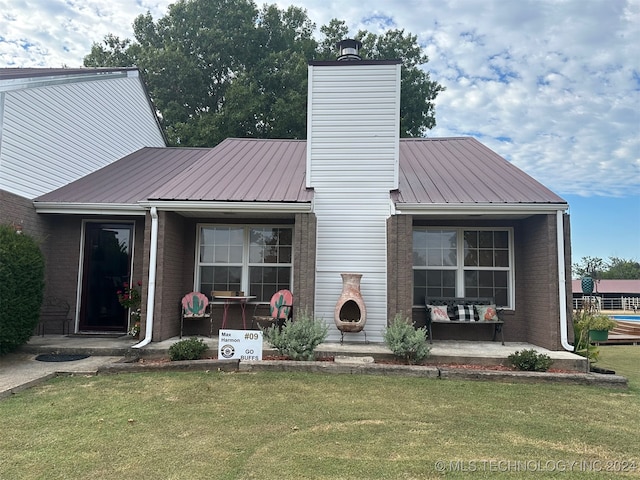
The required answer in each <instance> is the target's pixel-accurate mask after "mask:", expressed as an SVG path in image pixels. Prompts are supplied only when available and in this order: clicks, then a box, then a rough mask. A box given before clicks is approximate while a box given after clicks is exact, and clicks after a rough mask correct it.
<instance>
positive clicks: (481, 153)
mask: <svg viewBox="0 0 640 480" xmlns="http://www.w3.org/2000/svg"><path fill="white" fill-rule="evenodd" d="M398 187H399V188H398V190H399V191H398V193H397V198H396V201H397V202H400V203H424V204H430V203H436V204H443V203H444V204H446V203H449V204H459V203H500V204H505V203H566V202H565V201H564V200H563V199H562V198H560V197H559V196H557V195H556V194H555V193H553V192H552V191H551V190H549V189H548V188H547V187H545V186H544V185H542V184H541V183H540V182H538V181H536V180H535V179H533V178H532V177H530V176H529V175H527V174H526V173H524V172H523V171H522V170H520V169H519V168H518V167H516V166H515V165H513V164H512V163H510V162H508V161H507V160H505V159H504V158H502V157H501V156H500V155H498V154H497V153H495V152H494V151H493V150H490V149H489V148H487V147H486V146H484V145H483V144H482V143H480V142H479V141H477V140H476V139H475V138H471V137H454V138H416V139H409V138H403V139H401V140H400V176H399V184H398Z"/></svg>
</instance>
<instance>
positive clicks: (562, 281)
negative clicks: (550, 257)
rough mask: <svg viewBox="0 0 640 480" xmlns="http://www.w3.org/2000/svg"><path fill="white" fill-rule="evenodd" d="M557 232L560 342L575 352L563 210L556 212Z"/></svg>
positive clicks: (566, 348)
mask: <svg viewBox="0 0 640 480" xmlns="http://www.w3.org/2000/svg"><path fill="white" fill-rule="evenodd" d="M556 224H557V225H556V232H557V237H558V238H557V240H558V300H559V303H560V342H561V343H562V346H563V347H564V349H565V350H567V351H569V352H573V351H574V348H573V345H571V344H570V343H569V337H568V334H567V277H566V271H565V268H564V219H563V215H562V210H557V211H556Z"/></svg>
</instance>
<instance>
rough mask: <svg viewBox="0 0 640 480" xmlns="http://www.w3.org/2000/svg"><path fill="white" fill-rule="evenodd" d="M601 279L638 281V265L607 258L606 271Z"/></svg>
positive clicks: (639, 269)
mask: <svg viewBox="0 0 640 480" xmlns="http://www.w3.org/2000/svg"><path fill="white" fill-rule="evenodd" d="M602 278H606V279H619V280H640V263H638V262H636V261H634V260H625V259H624V258H618V257H609V262H608V269H607V271H605V272H603V274H602Z"/></svg>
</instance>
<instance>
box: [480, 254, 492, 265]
mask: <svg viewBox="0 0 640 480" xmlns="http://www.w3.org/2000/svg"><path fill="white" fill-rule="evenodd" d="M478 263H479V266H481V267H493V251H492V250H479V251H478Z"/></svg>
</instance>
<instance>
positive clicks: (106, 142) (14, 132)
mask: <svg viewBox="0 0 640 480" xmlns="http://www.w3.org/2000/svg"><path fill="white" fill-rule="evenodd" d="M129 73H130V75H129V76H124V77H121V78H109V79H103V78H99V77H96V79H95V80H91V81H77V80H76V81H73V82H71V83H60V79H58V80H57V83H55V84H51V85H47V84H46V82H43V83H42V84H38V83H34V84H31V85H28V84H27V85H26V86H25V87H24V88H14V89H10V90H7V91H4V92H3V93H2V95H3V96H4V102H3V107H4V108H3V110H2V114H3V118H2V122H1V125H2V129H3V130H2V136H1V139H2V146H1V150H0V189H3V190H7V191H10V192H12V193H15V194H18V195H21V196H24V197H27V198H35V197H37V196H39V195H41V194H44V193H47V192H49V191H52V190H55V189H56V188H58V187H61V186H63V185H66V184H67V183H69V182H71V181H74V180H76V179H78V178H80V177H82V176H84V175H87V174H88V173H91V172H93V171H95V170H98V169H99V168H102V167H104V166H105V165H108V164H109V163H111V162H114V161H115V160H118V159H119V158H122V157H124V156H126V155H128V154H130V153H133V152H134V151H136V150H139V149H140V148H142V147H145V146H148V147H163V146H164V139H163V138H162V134H161V132H160V129H159V127H158V124H157V122H156V119H155V116H154V113H153V112H152V110H151V106H150V104H149V101H148V99H147V96H146V92H145V90H144V88H143V86H142V84H141V80H140V78H139V77H138V76H137V72H129ZM132 73H135V75H131V74H132Z"/></svg>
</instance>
